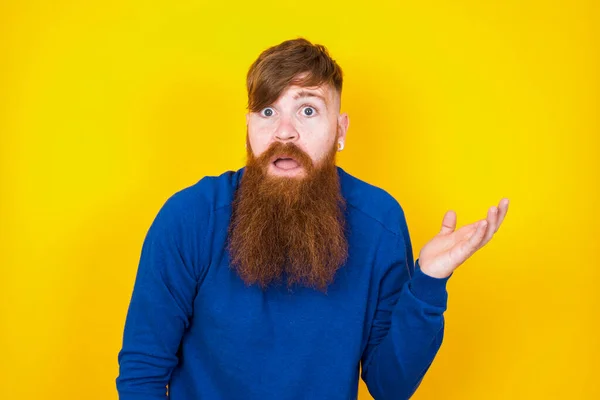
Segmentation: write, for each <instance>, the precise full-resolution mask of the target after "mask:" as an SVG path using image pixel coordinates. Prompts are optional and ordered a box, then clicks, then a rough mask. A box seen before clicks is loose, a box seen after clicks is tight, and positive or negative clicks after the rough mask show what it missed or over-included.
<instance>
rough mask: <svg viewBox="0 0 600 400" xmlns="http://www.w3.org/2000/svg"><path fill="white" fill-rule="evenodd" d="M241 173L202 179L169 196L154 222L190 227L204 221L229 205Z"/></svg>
mask: <svg viewBox="0 0 600 400" xmlns="http://www.w3.org/2000/svg"><path fill="white" fill-rule="evenodd" d="M241 171H242V169H240V170H237V171H226V172H223V173H222V174H220V175H216V176H204V177H202V178H201V179H200V180H198V181H197V182H195V183H194V184H192V185H189V186H187V187H185V188H183V189H180V190H178V191H177V192H175V193H173V194H171V195H170V196H169V197H168V198H167V199H166V200H165V201H164V203H163V205H162V206H161V208H160V210H159V212H158V215H157V220H158V221H160V222H161V223H163V224H165V223H166V224H169V225H170V224H173V223H175V224H183V225H189V224H193V225H194V226H198V225H197V223H198V222H199V221H203V220H204V221H205V220H207V219H208V218H209V217H210V215H211V214H212V213H213V212H214V211H215V210H217V209H219V208H222V207H226V206H228V205H229V204H230V203H231V201H232V199H233V194H234V192H235V188H236V187H237V184H238V181H239V179H240V176H241Z"/></svg>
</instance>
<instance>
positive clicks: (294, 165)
mask: <svg viewBox="0 0 600 400" xmlns="http://www.w3.org/2000/svg"><path fill="white" fill-rule="evenodd" d="M339 111H340V96H339V94H338V93H337V91H336V90H335V89H334V88H332V87H331V86H330V85H321V86H318V87H300V86H290V87H288V88H287V89H286V90H285V91H284V92H283V93H282V94H281V96H280V97H279V98H278V99H277V101H276V102H275V103H273V104H271V105H270V106H267V107H265V108H264V109H262V110H260V111H257V112H249V113H248V114H246V124H247V126H248V145H249V146H250V148H251V151H252V153H253V154H254V156H255V157H260V155H261V154H262V153H263V152H265V151H266V150H267V149H268V148H269V147H270V146H271V145H273V143H274V142H281V143H282V144H288V143H293V144H294V145H295V146H296V147H298V148H299V149H300V150H301V151H302V152H304V153H305V154H306V155H307V156H308V157H309V158H310V160H312V164H313V167H319V166H320V164H321V162H323V161H324V160H325V158H326V156H327V154H328V152H329V151H330V149H332V148H333V146H334V145H335V146H337V144H336V143H335V142H336V141H342V142H344V141H345V139H346V131H347V129H348V123H349V121H348V115H347V114H346V113H343V114H340V112H339ZM306 172H307V171H306V167H304V166H303V165H302V163H301V162H299V160H296V159H295V158H294V157H290V155H288V154H277V155H275V156H273V157H271V159H270V160H269V164H268V167H267V174H269V175H271V176H281V177H295V178H302V177H305V176H306Z"/></svg>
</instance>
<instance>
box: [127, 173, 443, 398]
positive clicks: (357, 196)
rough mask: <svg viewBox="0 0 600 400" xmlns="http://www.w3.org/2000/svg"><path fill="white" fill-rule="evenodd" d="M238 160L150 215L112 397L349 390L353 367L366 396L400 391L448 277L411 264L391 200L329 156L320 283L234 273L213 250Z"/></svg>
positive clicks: (433, 329) (429, 340)
mask: <svg viewBox="0 0 600 400" xmlns="http://www.w3.org/2000/svg"><path fill="white" fill-rule="evenodd" d="M244 169H245V168H242V169H240V170H237V171H228V172H225V173H223V174H222V175H220V176H217V177H205V178H203V179H201V180H200V181H198V182H197V183H195V184H193V185H192V186H189V187H187V188H184V189H182V190H180V191H179V192H177V193H175V194H173V195H172V196H171V197H170V198H169V199H168V200H167V201H166V202H165V203H164V205H163V206H162V207H161V209H160V211H159V212H158V214H157V216H156V218H155V219H154V221H153V222H152V224H151V226H150V228H149V230H148V233H147V235H146V237H145V240H144V243H143V246H142V250H141V256H140V262H139V266H138V272H137V276H136V280H135V285H134V289H133V294H132V298H131V303H130V305H129V310H128V313H127V318H126V322H125V331H124V338H123V347H122V349H121V351H120V352H119V355H118V360H119V368H120V371H119V376H118V377H117V379H116V384H117V390H118V392H119V398H120V399H121V400H159V399H160V400H164V399H167V398H170V399H173V400H193V399H247V400H254V399H256V400H259V399H260V400H265V399H277V400H299V399H318V400H321V399H324V400H325V399H326V400H342V399H343V400H348V399H356V398H357V391H358V380H359V373H360V374H361V375H360V376H361V377H362V379H363V380H364V381H365V383H366V385H367V387H368V389H369V392H370V393H371V395H372V396H373V397H374V398H375V399H376V400H386V399H394V400H398V399H408V398H409V397H410V396H411V395H412V394H413V393H414V392H415V390H416V389H417V387H418V386H419V384H420V383H421V381H422V379H423V376H424V375H425V373H426V372H427V370H428V369H429V367H430V365H431V363H432V361H433V359H434V357H435V355H436V354H437V352H438V350H439V348H440V346H441V344H442V339H443V335H444V316H443V313H444V311H445V310H446V307H447V299H448V294H447V291H446V283H447V281H448V279H449V278H450V277H447V278H443V279H440V278H434V277H431V276H429V275H426V274H424V273H423V272H422V271H421V270H420V268H419V262H418V261H419V260H417V261H416V264H415V263H414V262H413V253H412V246H411V242H410V237H409V232H408V227H407V224H406V219H405V216H404V213H403V210H402V208H401V207H400V205H399V204H398V202H397V201H396V200H395V199H394V198H393V197H392V196H390V195H389V194H388V193H387V192H385V191H384V190H382V189H379V188H377V187H375V186H372V185H370V184H367V183H365V182H363V181H361V180H359V179H357V178H355V177H353V176H351V175H350V174H348V173H347V172H345V171H344V170H343V169H341V168H340V167H338V174H339V177H340V183H341V189H342V194H343V196H344V198H345V199H346V203H347V209H346V223H347V228H348V231H349V235H348V241H349V257H348V260H347V262H346V264H345V265H344V266H342V267H341V268H340V269H339V270H338V272H337V274H336V277H335V281H334V282H333V283H332V284H331V286H329V288H328V290H327V294H324V293H322V292H319V291H317V290H314V289H309V288H305V287H301V286H296V287H294V289H293V290H292V291H289V290H288V289H287V288H286V286H285V285H281V286H272V287H269V288H268V289H267V290H265V291H263V290H262V289H261V288H260V287H258V286H256V285H253V286H246V285H245V284H244V282H243V281H242V280H241V278H240V277H239V276H238V275H237V273H236V272H235V271H234V270H233V269H231V268H230V267H229V255H228V252H227V251H226V248H225V246H226V237H227V227H228V224H229V219H230V216H231V203H232V200H233V195H234V191H235V189H236V187H237V186H238V184H239V182H240V178H241V177H242V175H243V172H244ZM360 366H362V372H361V370H360ZM167 385H168V394H167Z"/></svg>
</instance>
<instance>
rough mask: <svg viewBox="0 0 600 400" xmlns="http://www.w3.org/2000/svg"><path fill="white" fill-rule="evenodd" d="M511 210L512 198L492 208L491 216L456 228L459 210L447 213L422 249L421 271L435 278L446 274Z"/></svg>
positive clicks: (485, 239)
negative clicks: (437, 231)
mask: <svg viewBox="0 0 600 400" xmlns="http://www.w3.org/2000/svg"><path fill="white" fill-rule="evenodd" d="M507 211H508V199H507V198H503V199H502V200H500V203H499V204H498V207H496V206H492V207H490V209H489V210H488V214H487V218H486V219H483V220H479V221H476V222H473V223H472V224H469V225H465V226H463V227H461V228H460V229H458V230H456V231H455V229H456V213H455V212H454V211H452V210H449V211H447V212H446V214H445V215H444V219H443V221H442V229H441V230H440V232H439V233H438V234H437V235H436V236H435V237H434V238H433V239H431V240H430V241H429V242H427V244H425V246H423V248H422V249H421V252H420V253H419V265H420V267H421V271H423V272H424V273H425V274H427V275H429V276H432V277H434V278H446V277H448V276H450V274H452V272H453V271H454V270H455V269H456V268H458V267H459V266H460V265H461V264H462V263H464V262H465V261H466V260H467V258H469V257H471V256H472V255H473V254H474V253H475V252H476V251H477V250H479V249H480V248H482V247H483V246H485V244H486V243H487V242H489V241H490V240H491V239H492V236H494V233H496V232H497V231H498V228H500V224H502V221H503V220H504V217H505V216H506V212H507Z"/></svg>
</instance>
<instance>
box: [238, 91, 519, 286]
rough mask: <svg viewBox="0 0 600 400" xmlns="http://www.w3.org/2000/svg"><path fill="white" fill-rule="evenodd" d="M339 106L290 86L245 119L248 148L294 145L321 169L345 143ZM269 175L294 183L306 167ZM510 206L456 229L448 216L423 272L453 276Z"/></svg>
mask: <svg viewBox="0 0 600 400" xmlns="http://www.w3.org/2000/svg"><path fill="white" fill-rule="evenodd" d="M340 104H341V101H340V95H339V94H338V92H337V91H336V90H335V89H334V88H332V87H331V86H330V85H321V86H319V87H311V88H306V87H299V86H290V87H289V88H287V89H286V90H285V91H284V92H283V93H282V94H281V96H280V97H279V98H278V99H277V101H276V102H275V103H274V104H272V105H270V106H269V107H266V108H264V109H263V110H260V111H259V112H249V113H247V114H246V125H247V127H248V143H249V144H250V146H251V149H252V151H253V153H254V155H255V156H256V157H259V156H260V154H262V153H263V152H264V151H265V150H267V149H268V148H269V146H270V145H271V144H272V143H273V142H275V141H281V142H283V143H288V142H291V143H294V144H295V145H296V146H298V147H299V148H300V149H301V150H302V151H304V152H305V153H306V154H307V155H309V156H310V158H311V160H312V161H313V163H314V165H315V166H318V165H319V164H320V163H321V161H322V160H323V159H324V158H325V156H326V154H327V152H328V150H329V149H331V148H332V146H333V145H334V142H335V141H336V140H337V141H339V142H342V143H343V142H345V140H346V132H347V130H348V125H349V118H348V115H347V114H346V113H340ZM307 110H311V111H307ZM281 156H285V155H281ZM272 161H275V160H272ZM268 173H269V174H272V175H273V176H282V177H295V178H302V177H303V176H304V175H305V171H304V169H303V167H302V166H297V167H294V168H291V169H282V168H279V167H277V166H276V165H275V163H274V162H272V163H271V164H270V166H269V169H268ZM508 203H509V200H508V199H507V198H503V199H501V200H500V202H499V204H498V206H492V207H490V208H489V209H488V214H487V217H486V218H485V219H482V220H479V221H475V222H473V223H471V224H468V225H465V226H463V227H461V228H459V229H458V230H456V213H455V212H454V211H453V210H449V211H447V212H446V214H445V215H444V217H443V219H442V228H441V230H440V232H439V233H438V234H437V235H436V236H435V237H434V238H433V239H431V240H430V241H429V242H427V243H426V244H425V246H423V248H422V249H421V251H420V253H419V265H420V267H421V271H422V272H423V273H425V274H426V275H429V276H431V277H434V278H446V277H448V276H450V275H451V274H452V273H453V272H454V270H455V269H456V268H458V267H459V266H460V265H462V264H463V263H464V262H465V261H466V260H467V259H468V258H469V257H471V256H472V255H473V254H474V253H475V252H476V251H477V250H479V249H481V248H482V247H483V246H485V245H486V244H487V243H488V242H489V241H490V240H491V239H492V237H493V235H494V234H495V233H496V232H497V231H498V229H499V228H500V225H501V224H502V222H503V220H504V218H505V216H506V213H507V211H508Z"/></svg>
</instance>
